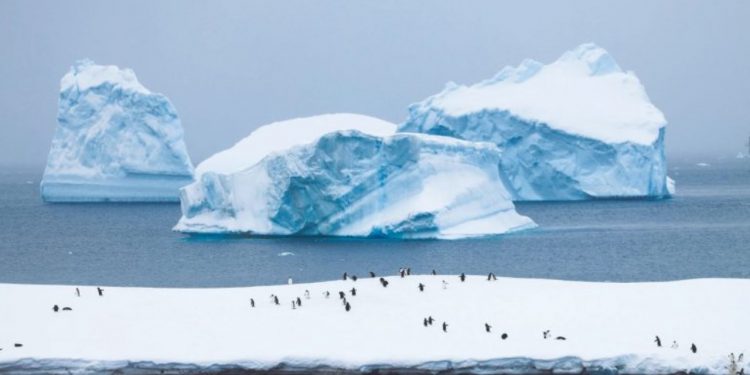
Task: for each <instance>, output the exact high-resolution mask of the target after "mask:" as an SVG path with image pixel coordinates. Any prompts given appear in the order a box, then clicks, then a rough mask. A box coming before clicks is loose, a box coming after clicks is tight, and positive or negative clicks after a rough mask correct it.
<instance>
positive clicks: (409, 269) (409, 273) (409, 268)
mask: <svg viewBox="0 0 750 375" xmlns="http://www.w3.org/2000/svg"><path fill="white" fill-rule="evenodd" d="M410 275H411V267H406V276H410Z"/></svg>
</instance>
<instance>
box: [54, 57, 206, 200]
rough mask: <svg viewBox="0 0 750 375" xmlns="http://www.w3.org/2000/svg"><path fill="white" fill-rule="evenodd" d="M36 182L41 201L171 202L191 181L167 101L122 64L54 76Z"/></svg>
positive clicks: (86, 65) (84, 66)
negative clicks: (45, 153)
mask: <svg viewBox="0 0 750 375" xmlns="http://www.w3.org/2000/svg"><path fill="white" fill-rule="evenodd" d="M60 86H61V88H60V98H59V105H58V115H57V121H58V126H57V130H56V132H55V136H54V139H53V140H52V147H51V149H50V152H49V157H48V160H47V167H46V169H45V171H44V177H43V178H42V182H41V193H42V198H43V199H44V200H45V201H48V202H100V201H145V202H148V201H177V200H178V199H179V188H180V187H182V186H184V185H187V184H189V183H191V182H192V180H193V178H192V176H193V165H192V163H191V162H190V157H189V156H188V153H187V149H186V147H185V142H184V141H183V131H182V125H181V124H180V119H179V118H178V117H177V112H176V111H175V108H174V106H172V103H170V102H169V99H167V98H166V97H165V96H164V95H161V94H156V93H152V92H150V91H149V90H148V89H146V88H145V87H144V86H143V85H141V84H140V83H139V82H138V79H137V78H136V76H135V73H133V71H132V70H130V69H119V68H118V67H116V66H111V65H109V66H103V65H96V64H94V63H93V62H92V61H90V60H83V61H79V62H77V63H76V64H75V65H74V66H73V67H72V68H71V69H70V71H69V72H68V73H67V74H66V75H65V76H64V77H63V78H62V81H61V83H60Z"/></svg>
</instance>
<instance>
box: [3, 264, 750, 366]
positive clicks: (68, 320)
mask: <svg viewBox="0 0 750 375" xmlns="http://www.w3.org/2000/svg"><path fill="white" fill-rule="evenodd" d="M442 280H446V281H447V282H448V286H447V289H443V288H442V287H441V281H442ZM388 281H389V282H390V284H389V285H388V287H387V288H383V287H382V286H381V285H380V283H379V282H378V280H377V279H370V278H366V279H365V278H361V279H359V280H358V281H356V282H354V281H351V280H349V281H332V282H322V283H313V284H299V285H278V286H263V287H251V288H227V289H150V288H115V287H105V288H104V296H103V297H98V296H97V295H96V290H95V289H94V288H93V287H85V288H82V290H81V292H82V296H81V297H76V296H75V295H74V288H73V287H71V286H42V285H12V284H4V285H0V301H3V302H4V303H3V308H2V311H0V317H1V319H0V332H2V335H0V348H2V350H1V351H0V371H4V369H5V371H8V369H12V368H15V369H16V370H17V371H18V369H19V368H29V367H30V366H36V365H40V364H43V365H44V366H47V368H58V369H60V371H63V372H64V370H63V369H65V368H67V369H73V370H81V369H88V370H89V371H93V370H97V369H107V368H108V369H117V368H122V367H127V366H129V365H130V366H133V364H132V363H129V362H128V361H134V362H135V361H145V363H140V364H138V365H139V366H142V367H146V368H151V369H155V370H158V369H165V368H167V369H169V368H177V367H178V364H183V365H186V364H193V365H194V366H198V367H192V368H193V369H196V368H213V369H218V368H220V367H222V366H229V365H239V366H244V367H248V368H270V367H273V366H276V365H279V364H285V365H286V366H288V367H297V368H305V367H307V368H310V367H321V366H328V367H333V368H343V369H359V370H367V369H372V368H378V367H387V366H396V367H398V368H402V369H405V368H414V367H419V368H422V369H432V370H440V369H451V368H453V369H456V368H458V369H461V370H462V372H469V371H473V372H481V371H484V372H487V371H499V370H503V369H504V370H505V371H506V372H507V371H510V370H515V371H516V372H524V373H541V372H544V371H549V370H555V372H566V371H567V372H575V373H581V370H582V367H587V368H588V370H597V369H598V370H609V371H610V372H608V373H616V371H619V372H620V373H641V374H657V373H662V374H663V373H674V372H677V371H681V370H693V371H696V372H698V373H712V374H725V373H727V369H726V366H728V365H729V360H728V355H729V354H730V353H735V354H738V353H743V352H744V353H745V355H747V354H748V353H750V341H748V340H747V336H748V331H747V329H746V327H747V326H748V324H750V314H747V311H746V306H745V305H746V304H747V300H746V299H744V298H742V296H746V295H748V294H750V280H741V279H702V280H687V281H677V282H663V283H628V284H617V283H585V282H566V281H553V280H537V279H506V278H500V279H498V280H497V281H492V282H490V281H486V277H482V276H469V277H468V279H467V281H466V282H465V283H461V282H460V281H459V279H458V277H457V276H444V275H439V276H407V277H406V278H403V279H402V278H398V277H389V278H388ZM419 283H423V284H424V285H425V291H424V292H419V291H418V288H417V286H418V284H419ZM352 287H355V288H356V292H357V295H356V296H352V295H351V292H350V289H351V288H352ZM305 290H309V292H310V299H306V298H305V297H304V292H305ZM325 291H329V292H330V293H331V296H330V298H325V297H324V296H323V293H324V292H325ZM339 291H345V292H346V294H347V296H346V299H347V301H348V302H349V303H350V306H351V311H349V312H347V311H345V309H344V306H343V304H342V302H341V301H340V300H339V298H338V292H339ZM271 294H275V295H277V296H278V298H279V300H280V303H281V304H280V305H279V306H276V305H274V304H272V303H271V302H270V299H269V298H270V295H271ZM297 297H300V298H301V300H302V303H303V304H302V307H301V308H296V309H292V305H291V301H292V300H293V299H295V298H297ZM250 298H253V299H254V300H255V303H256V307H255V308H251V307H250ZM54 304H58V305H59V306H60V307H63V306H68V307H71V308H72V311H60V312H58V313H55V312H53V311H52V306H53V305H54ZM428 316H432V317H434V318H435V320H436V321H435V323H434V325H433V326H430V327H424V326H423V319H424V318H426V317H428ZM444 321H445V322H447V323H448V328H447V332H443V331H442V330H441V324H442V323H443V322H444ZM484 323H489V324H490V325H491V326H492V331H491V332H490V333H486V332H485V329H484ZM544 330H550V331H551V332H550V334H551V336H552V337H557V336H564V337H565V338H566V340H564V341H562V340H554V339H546V340H545V339H543V335H542V332H543V331H544ZM502 333H507V334H508V337H507V339H506V340H502V339H501V334H502ZM655 335H659V336H660V338H661V339H662V341H663V344H664V347H661V348H658V347H656V344H655V343H654V337H655ZM672 341H676V342H677V343H678V344H679V347H678V348H676V349H672V348H670V345H671V343H672ZM14 343H21V344H23V347H20V348H15V347H13V344H14ZM691 343H695V344H696V345H697V349H698V351H697V353H695V354H694V353H692V352H691V351H690V349H689V348H690V345H691ZM23 359H27V360H26V361H23ZM14 366H15V367H14ZM55 366H57V367H55ZM209 366H212V367H209ZM745 366H746V367H745V368H746V371H747V370H750V367H748V366H747V364H745ZM547 373H548V372H547Z"/></svg>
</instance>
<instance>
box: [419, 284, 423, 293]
mask: <svg viewBox="0 0 750 375" xmlns="http://www.w3.org/2000/svg"><path fill="white" fill-rule="evenodd" d="M419 291H420V292H424V284H422V283H419Z"/></svg>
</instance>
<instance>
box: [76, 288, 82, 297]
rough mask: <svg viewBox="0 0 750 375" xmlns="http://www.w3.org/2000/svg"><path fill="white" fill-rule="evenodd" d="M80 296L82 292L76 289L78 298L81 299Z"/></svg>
mask: <svg viewBox="0 0 750 375" xmlns="http://www.w3.org/2000/svg"><path fill="white" fill-rule="evenodd" d="M80 296H81V291H80V290H79V289H78V288H76V297H80Z"/></svg>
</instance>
